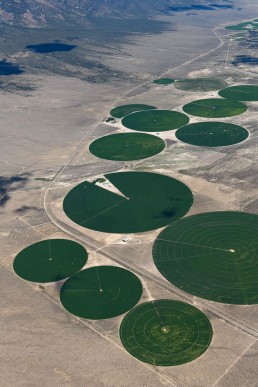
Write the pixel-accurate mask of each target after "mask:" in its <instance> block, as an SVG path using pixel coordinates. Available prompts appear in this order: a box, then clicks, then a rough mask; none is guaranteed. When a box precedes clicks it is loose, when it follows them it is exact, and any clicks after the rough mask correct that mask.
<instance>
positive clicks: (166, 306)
mask: <svg viewBox="0 0 258 387" xmlns="http://www.w3.org/2000/svg"><path fill="white" fill-rule="evenodd" d="M120 338H121V341H122V343H123V345H124V347H125V348H126V349H127V351H128V352H129V353H130V354H131V355H133V356H134V357H136V358H137V359H139V360H141V361H143V362H146V363H149V364H153V365H156V366H175V365H179V364H184V363H187V362H189V361H192V360H194V359H196V358H197V357H199V356H200V355H202V354H203V353H204V352H205V351H206V349H207V348H208V347H209V345H210V342H211V339H212V327H211V324H210V322H209V320H208V318H207V317H206V316H205V314H204V313H202V312H201V311H200V310H199V309H197V308H195V307H193V306H192V305H189V304H186V303H184V302H181V301H173V300H155V301H151V302H146V303H144V304H141V305H138V306H137V307H135V308H134V309H133V310H131V311H130V312H129V313H128V314H127V315H126V316H125V318H124V319H123V321H122V324H121V326H120Z"/></svg>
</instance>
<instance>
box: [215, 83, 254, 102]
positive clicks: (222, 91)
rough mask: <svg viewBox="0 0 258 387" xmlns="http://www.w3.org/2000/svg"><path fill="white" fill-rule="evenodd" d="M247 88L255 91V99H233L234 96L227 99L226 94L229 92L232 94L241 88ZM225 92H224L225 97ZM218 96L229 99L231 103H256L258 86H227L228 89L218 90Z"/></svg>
mask: <svg viewBox="0 0 258 387" xmlns="http://www.w3.org/2000/svg"><path fill="white" fill-rule="evenodd" d="M248 87H251V88H255V89H256V91H257V97H256V98H255V99H253V98H246V99H245V98H243V99H242V98H234V96H233V97H227V93H228V92H230V91H231V90H232V92H233V93H234V90H237V89H241V88H248ZM225 92H226V95H225ZM243 93H246V92H243ZM218 94H219V96H220V97H222V98H225V99H231V100H233V101H241V102H257V101H258V85H235V86H228V87H225V88H223V89H222V90H220V91H219V93H218ZM246 94H247V93H246Z"/></svg>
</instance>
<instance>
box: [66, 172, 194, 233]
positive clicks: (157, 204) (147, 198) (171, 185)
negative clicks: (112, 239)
mask: <svg viewBox="0 0 258 387" xmlns="http://www.w3.org/2000/svg"><path fill="white" fill-rule="evenodd" d="M105 177H106V179H107V180H109V181H110V182H111V183H112V184H113V185H114V186H115V187H116V188H117V189H118V190H119V191H120V192H121V195H119V194H117V193H114V192H111V191H109V190H107V189H105V188H102V187H99V186H97V185H95V184H92V183H89V182H87V181H85V182H83V183H81V184H79V185H77V186H76V187H75V188H73V189H72V190H71V191H70V192H69V193H68V194H67V195H66V197H65V199H64V205H63V206H64V211H65V213H66V215H67V216H68V217H69V218H70V219H71V220H73V221H74V222H75V223H77V224H79V225H80V226H83V227H86V228H89V229H92V230H96V231H103V232H109V233H118V234H123V233H134V232H144V231H150V230H155V229H157V228H160V227H164V226H166V225H168V224H170V223H172V222H173V221H175V220H176V219H178V218H181V217H182V216H184V215H185V214H186V213H187V212H188V210H189V209H190V207H191V206H192V203H193V195H192V192H191V191H190V189H189V188H188V187H187V186H185V185H184V184H183V183H181V182H180V181H178V180H176V179H173V178H171V177H168V176H164V175H160V174H157V173H148V172H118V173H110V174H108V175H105Z"/></svg>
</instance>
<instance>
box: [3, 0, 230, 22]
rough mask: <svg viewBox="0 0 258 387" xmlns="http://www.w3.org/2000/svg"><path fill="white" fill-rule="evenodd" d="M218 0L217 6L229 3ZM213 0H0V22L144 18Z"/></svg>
mask: <svg viewBox="0 0 258 387" xmlns="http://www.w3.org/2000/svg"><path fill="white" fill-rule="evenodd" d="M230 3H231V1H230V0H217V1H216V4H215V5H218V6H221V5H222V6H223V4H226V5H228V4H230ZM213 5H214V4H213V3H212V0H211V1H208V0H195V1H193V3H192V2H191V1H189V0H1V1H0V22H2V23H6V24H9V25H21V26H25V27H26V26H27V27H42V26H47V25H51V24H53V23H56V22H62V21H66V22H69V23H78V22H79V21H85V19H87V18H88V17H109V18H139V17H140V18H142V17H149V16H154V15H156V14H159V13H162V14H167V13H170V12H174V11H178V10H179V11H180V10H182V11H187V10H188V9H189V10H190V9H192V7H193V9H195V10H196V9H198V7H199V9H205V8H202V6H206V8H207V9H213Z"/></svg>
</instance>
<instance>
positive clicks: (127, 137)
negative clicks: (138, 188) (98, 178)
mask: <svg viewBox="0 0 258 387" xmlns="http://www.w3.org/2000/svg"><path fill="white" fill-rule="evenodd" d="M165 146H166V144H165V142H164V141H163V140H162V139H161V138H159V137H156V136H152V135H150V134H145V133H126V132H125V133H118V134H113V135H111V136H104V137H101V138H99V139H97V140H96V141H94V142H92V143H91V145H90V148H89V149H90V152H91V153H93V154H94V156H97V157H100V158H102V159H106V160H115V161H128V160H141V159H145V158H146V157H151V156H154V155H156V154H158V153H160V152H161V151H163V149H164V148H165Z"/></svg>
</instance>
